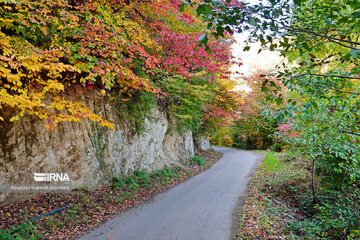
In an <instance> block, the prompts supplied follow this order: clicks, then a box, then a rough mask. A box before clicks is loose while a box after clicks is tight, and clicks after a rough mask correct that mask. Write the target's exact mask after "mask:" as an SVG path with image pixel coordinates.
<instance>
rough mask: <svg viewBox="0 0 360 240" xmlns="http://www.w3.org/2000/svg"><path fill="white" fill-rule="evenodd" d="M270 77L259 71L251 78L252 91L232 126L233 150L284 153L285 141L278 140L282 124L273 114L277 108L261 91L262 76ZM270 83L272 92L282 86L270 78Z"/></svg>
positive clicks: (245, 99) (245, 98) (246, 97)
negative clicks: (279, 128)
mask: <svg viewBox="0 0 360 240" xmlns="http://www.w3.org/2000/svg"><path fill="white" fill-rule="evenodd" d="M268 75H269V73H264V72H262V71H257V72H255V73H254V74H253V75H252V76H250V77H249V86H250V87H251V89H252V90H251V92H249V93H247V94H246V96H244V103H243V104H242V105H241V106H242V109H241V112H240V118H239V119H238V120H236V121H235V123H234V125H233V139H234V143H233V146H234V147H236V148H241V149H248V150H255V149H258V150H260V149H263V150H265V149H269V148H271V150H275V151H281V150H282V147H283V145H284V144H283V141H282V140H281V139H280V138H278V137H277V136H276V132H277V131H278V127H279V124H278V123H277V121H276V118H275V117H274V114H273V112H274V111H275V110H276V108H277V107H278V106H277V104H274V103H273V102H271V101H269V100H268V98H267V96H266V94H265V93H264V92H262V91H261V86H262V84H263V83H264V80H263V78H262V77H261V76H268ZM271 81H272V83H273V84H272V87H271V89H276V88H277V87H278V86H281V83H280V82H279V81H278V80H277V79H276V78H274V77H271ZM284 91H285V90H284ZM279 105H280V106H281V105H283V103H279Z"/></svg>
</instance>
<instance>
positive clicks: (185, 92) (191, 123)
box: [156, 75, 213, 132]
mask: <svg viewBox="0 0 360 240" xmlns="http://www.w3.org/2000/svg"><path fill="white" fill-rule="evenodd" d="M160 76H161V75H160ZM156 83H157V86H158V87H159V88H161V89H162V90H163V91H164V92H166V93H167V94H168V95H167V96H162V97H161V98H160V103H159V104H160V106H163V107H165V108H168V109H169V110H170V112H171V113H172V115H174V116H175V117H176V118H177V122H176V126H175V130H176V131H178V132H182V131H184V130H191V131H193V132H197V131H201V127H202V124H203V117H204V114H205V113H206V106H207V105H208V104H210V101H211V98H212V97H213V95H212V92H211V91H212V87H211V86H210V85H209V84H208V83H207V81H206V79H203V78H200V77H198V78H194V79H192V80H191V81H189V80H187V79H185V78H182V77H180V76H175V77H172V78H168V77H166V76H163V77H161V78H159V79H158V80H157V82H156Z"/></svg>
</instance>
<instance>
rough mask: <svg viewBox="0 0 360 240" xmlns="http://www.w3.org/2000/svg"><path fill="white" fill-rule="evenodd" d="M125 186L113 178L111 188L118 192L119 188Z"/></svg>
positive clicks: (116, 178)
mask: <svg viewBox="0 0 360 240" xmlns="http://www.w3.org/2000/svg"><path fill="white" fill-rule="evenodd" d="M124 185H125V181H124V180H122V179H120V178H119V177H113V184H112V186H113V188H115V189H116V190H120V189H121V187H123V186H124Z"/></svg>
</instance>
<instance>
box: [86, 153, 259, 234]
mask: <svg viewBox="0 0 360 240" xmlns="http://www.w3.org/2000/svg"><path fill="white" fill-rule="evenodd" d="M215 150H217V151H220V152H223V153H224V156H223V158H222V159H221V160H219V161H218V162H217V163H215V164H214V165H213V166H212V167H211V168H210V169H208V170H206V171H205V172H203V173H201V174H199V175H197V176H195V177H193V178H191V179H189V180H188V181H186V182H184V183H181V184H179V185H177V186H176V187H174V188H172V189H170V190H168V191H166V192H165V193H162V194H159V195H158V196H156V197H155V198H154V199H153V200H151V201H149V202H147V203H145V204H142V205H141V206H138V207H136V208H132V209H130V210H128V211H126V212H125V213H123V214H121V215H119V216H117V217H115V218H113V219H111V220H110V221H108V222H106V223H104V224H103V225H101V226H100V227H99V228H97V229H95V230H94V231H92V232H90V233H89V234H88V235H85V236H83V237H82V238H81V239H84V240H95V239H99V240H100V239H101V240H102V239H115V240H202V239H203V240H227V239H230V237H231V225H232V214H233V212H234V210H235V208H236V205H237V203H238V201H239V197H240V196H241V195H242V194H243V193H244V191H245V190H246V187H247V184H248V181H249V180H250V178H251V172H252V170H253V169H254V168H255V167H256V166H257V163H258V162H259V160H260V159H261V155H258V154H256V153H252V152H247V151H239V150H235V149H228V148H217V147H216V148H215Z"/></svg>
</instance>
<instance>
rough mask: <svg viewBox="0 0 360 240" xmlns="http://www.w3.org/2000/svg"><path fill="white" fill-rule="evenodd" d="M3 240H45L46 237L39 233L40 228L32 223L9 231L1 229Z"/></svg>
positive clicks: (0, 233) (0, 236) (0, 237)
mask: <svg viewBox="0 0 360 240" xmlns="http://www.w3.org/2000/svg"><path fill="white" fill-rule="evenodd" d="M0 239H1V240H23V239H28V240H38V239H45V237H44V236H43V235H42V234H40V233H38V228H37V227H36V226H35V225H34V224H33V223H31V222H29V223H23V224H21V225H19V226H17V227H14V228H10V229H8V230H2V229H0Z"/></svg>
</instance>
